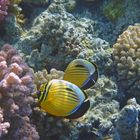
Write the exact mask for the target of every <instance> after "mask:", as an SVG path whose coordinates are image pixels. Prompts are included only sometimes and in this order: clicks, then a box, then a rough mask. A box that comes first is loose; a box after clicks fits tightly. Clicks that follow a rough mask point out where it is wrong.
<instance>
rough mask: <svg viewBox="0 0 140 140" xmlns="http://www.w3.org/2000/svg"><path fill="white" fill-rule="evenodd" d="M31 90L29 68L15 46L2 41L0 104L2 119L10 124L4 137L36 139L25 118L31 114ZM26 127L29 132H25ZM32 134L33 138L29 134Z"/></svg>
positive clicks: (31, 81)
mask: <svg viewBox="0 0 140 140" xmlns="http://www.w3.org/2000/svg"><path fill="white" fill-rule="evenodd" d="M33 90H34V82H33V74H32V71H31V70H30V68H29V67H28V66H27V64H26V63H25V62H24V61H23V59H22V58H21V56H20V55H19V53H18V52H17V51H16V49H15V48H14V47H13V46H11V45H9V44H5V45H4V46H3V47H2V50H1V51H0V107H1V108H2V109H3V110H4V117H5V120H8V121H9V123H10V128H9V130H8V134H7V135H6V137H7V139H15V140H19V139H21V137H23V136H24V135H26V139H30V140H38V139H39V136H38V133H37V132H36V129H35V128H34V126H33V125H32V124H31V122H30V119H29V121H26V120H24V118H28V117H29V115H31V113H32V109H31V106H30V103H29V101H31V100H33V99H31V98H32V97H31V96H30V95H31V93H32V92H33ZM17 119H18V121H17ZM14 120H15V122H14ZM21 122H22V123H21ZM29 129H30V130H31V131H28V130H29ZM0 131H1V130H0ZM17 131H19V133H17ZM5 132H7V131H5ZM0 133H1V132H0ZM34 133H35V134H36V138H34V136H33V135H32V134H34ZM0 137H1V135H0Z"/></svg>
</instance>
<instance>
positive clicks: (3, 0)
mask: <svg viewBox="0 0 140 140" xmlns="http://www.w3.org/2000/svg"><path fill="white" fill-rule="evenodd" d="M9 4H10V2H9V0H0V20H3V19H4V17H5V16H6V15H7V14H8V13H7V10H8V5H9Z"/></svg>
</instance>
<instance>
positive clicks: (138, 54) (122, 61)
mask: <svg viewBox="0 0 140 140" xmlns="http://www.w3.org/2000/svg"><path fill="white" fill-rule="evenodd" d="M113 49H114V50H113V55H114V59H115V65H116V70H117V75H118V79H119V81H120V83H121V86H122V87H123V88H124V89H125V92H126V91H128V92H129V93H130V94H131V95H133V96H135V95H136V96H139V91H140V86H139V83H140V24H135V25H134V26H129V27H128V29H127V30H126V31H124V32H123V33H122V34H121V35H120V36H119V38H118V39H117V42H116V44H114V46H113ZM130 94H129V95H130Z"/></svg>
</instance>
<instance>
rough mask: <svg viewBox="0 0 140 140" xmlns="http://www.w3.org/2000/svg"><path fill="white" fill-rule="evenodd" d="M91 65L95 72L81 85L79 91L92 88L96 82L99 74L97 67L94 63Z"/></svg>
mask: <svg viewBox="0 0 140 140" xmlns="http://www.w3.org/2000/svg"><path fill="white" fill-rule="evenodd" d="M92 64H93V65H94V67H95V72H94V73H93V74H92V75H90V77H89V79H87V81H86V82H85V83H84V84H83V85H82V87H81V89H83V90H86V89H89V88H91V87H92V86H94V85H95V83H96V82H97V80H98V77H99V72H98V68H97V65H96V64H94V63H92Z"/></svg>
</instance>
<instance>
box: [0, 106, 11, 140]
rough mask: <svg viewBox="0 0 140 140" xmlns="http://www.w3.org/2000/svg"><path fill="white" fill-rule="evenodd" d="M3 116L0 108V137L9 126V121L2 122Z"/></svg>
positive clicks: (6, 131) (5, 132)
mask: <svg viewBox="0 0 140 140" xmlns="http://www.w3.org/2000/svg"><path fill="white" fill-rule="evenodd" d="M3 121H4V118H3V110H2V109H1V108H0V137H1V136H2V135H4V134H7V133H8V130H7V129H8V128H9V127H10V123H9V122H3Z"/></svg>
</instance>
